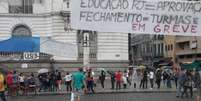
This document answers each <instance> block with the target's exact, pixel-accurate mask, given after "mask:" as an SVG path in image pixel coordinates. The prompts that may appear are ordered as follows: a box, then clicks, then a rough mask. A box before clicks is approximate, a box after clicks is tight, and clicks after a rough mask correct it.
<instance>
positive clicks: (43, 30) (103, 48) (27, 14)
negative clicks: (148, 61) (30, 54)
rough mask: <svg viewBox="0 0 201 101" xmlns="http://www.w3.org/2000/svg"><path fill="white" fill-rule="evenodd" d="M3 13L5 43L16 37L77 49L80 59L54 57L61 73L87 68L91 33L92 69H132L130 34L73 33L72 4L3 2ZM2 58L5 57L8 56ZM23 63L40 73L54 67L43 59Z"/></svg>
mask: <svg viewBox="0 0 201 101" xmlns="http://www.w3.org/2000/svg"><path fill="white" fill-rule="evenodd" d="M0 9H1V10H0V40H1V41H3V40H6V39H9V38H11V37H13V36H27V37H33V36H37V37H40V38H44V37H50V38H51V39H52V40H54V41H55V42H58V43H62V44H64V45H65V43H66V44H73V45H76V46H77V56H76V57H70V58H69V57H65V56H63V55H62V54H58V55H53V56H52V58H53V59H54V66H55V67H57V68H59V69H66V67H69V68H71V67H72V68H74V67H82V66H83V63H82V62H83V43H84V35H83V34H84V33H89V44H90V49H89V51H90V54H89V59H90V60H89V61H90V66H91V67H111V68H113V67H127V65H128V34H125V33H100V32H94V31H80V30H74V29H72V28H71V27H70V23H71V21H70V13H71V11H70V0H1V1H0ZM59 48H62V47H59ZM53 50H54V49H53ZM57 50H58V49H57ZM55 52H58V51H55ZM14 54H16V53H14ZM44 54H45V53H44ZM49 55H50V56H51V55H52V54H49ZM2 56H4V57H5V55H4V54H2ZM12 56H13V54H12ZM7 62H9V61H7ZM7 62H5V63H7ZM21 62H22V63H24V62H26V63H28V67H30V68H32V69H33V68H34V67H36V70H37V67H50V65H49V62H48V61H45V62H41V61H40V59H39V60H38V61H37V62H35V63H34V62H33V61H32V62H29V61H21ZM9 63H10V64H17V65H15V66H16V67H19V66H20V64H21V63H19V61H18V62H17V61H14V62H9Z"/></svg>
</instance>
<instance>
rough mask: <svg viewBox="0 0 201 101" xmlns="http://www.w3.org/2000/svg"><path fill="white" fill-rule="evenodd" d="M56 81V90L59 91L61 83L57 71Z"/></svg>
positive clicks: (59, 74)
mask: <svg viewBox="0 0 201 101" xmlns="http://www.w3.org/2000/svg"><path fill="white" fill-rule="evenodd" d="M56 83H57V91H61V83H62V77H61V72H58V74H57V75H56Z"/></svg>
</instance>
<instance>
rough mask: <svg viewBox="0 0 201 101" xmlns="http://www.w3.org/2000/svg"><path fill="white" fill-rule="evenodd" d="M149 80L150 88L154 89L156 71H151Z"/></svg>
mask: <svg viewBox="0 0 201 101" xmlns="http://www.w3.org/2000/svg"><path fill="white" fill-rule="evenodd" d="M149 80H150V85H151V88H150V89H153V87H154V72H153V71H152V70H151V71H150V72H149Z"/></svg>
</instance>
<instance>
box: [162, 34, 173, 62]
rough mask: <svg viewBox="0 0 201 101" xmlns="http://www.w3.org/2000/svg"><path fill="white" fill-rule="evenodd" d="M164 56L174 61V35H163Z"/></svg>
mask: <svg viewBox="0 0 201 101" xmlns="http://www.w3.org/2000/svg"><path fill="white" fill-rule="evenodd" d="M164 57H165V58H172V61H173V62H174V63H175V36H170V35H168V36H165V37H164Z"/></svg>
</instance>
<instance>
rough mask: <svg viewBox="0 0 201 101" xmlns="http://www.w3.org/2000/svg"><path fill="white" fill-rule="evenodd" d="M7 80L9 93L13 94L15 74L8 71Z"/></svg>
mask: <svg viewBox="0 0 201 101" xmlns="http://www.w3.org/2000/svg"><path fill="white" fill-rule="evenodd" d="M6 81H7V87H8V93H9V94H11V93H12V91H11V89H12V85H13V74H12V72H8V74H7V75H6Z"/></svg>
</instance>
